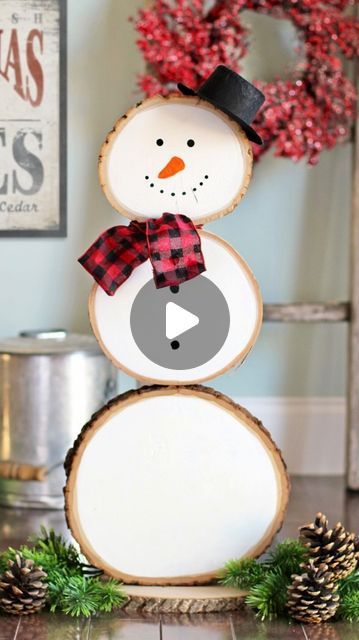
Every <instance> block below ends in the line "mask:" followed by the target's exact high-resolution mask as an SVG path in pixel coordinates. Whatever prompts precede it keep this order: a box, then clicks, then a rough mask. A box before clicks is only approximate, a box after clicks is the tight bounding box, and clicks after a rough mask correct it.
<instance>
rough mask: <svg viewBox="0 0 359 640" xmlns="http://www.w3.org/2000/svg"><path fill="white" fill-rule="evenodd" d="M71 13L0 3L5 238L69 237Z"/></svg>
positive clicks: (42, 4)
mask: <svg viewBox="0 0 359 640" xmlns="http://www.w3.org/2000/svg"><path fill="white" fill-rule="evenodd" d="M65 13H66V2H65V0H1V1H0V19H1V29H0V88H1V94H0V95H1V101H0V157H1V163H0V166H1V170H0V236H65V235H66V165H65V161H66V130H65V124H66V121H65V107H66V95H65V88H66V68H65V44H66V36H65V29H66V16H65Z"/></svg>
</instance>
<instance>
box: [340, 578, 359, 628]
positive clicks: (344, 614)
mask: <svg viewBox="0 0 359 640" xmlns="http://www.w3.org/2000/svg"><path fill="white" fill-rule="evenodd" d="M339 595H340V605H339V610H338V617H339V618H341V619H342V620H347V621H348V622H359V566H358V567H357V568H356V569H355V571H352V573H350V574H349V576H347V577H346V578H344V579H343V580H341V581H340V583H339Z"/></svg>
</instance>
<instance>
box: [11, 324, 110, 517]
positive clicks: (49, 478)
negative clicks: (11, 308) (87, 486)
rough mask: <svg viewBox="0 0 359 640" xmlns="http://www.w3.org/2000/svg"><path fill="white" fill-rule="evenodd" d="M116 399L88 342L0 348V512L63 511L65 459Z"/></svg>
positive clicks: (48, 334) (48, 337)
mask: <svg viewBox="0 0 359 640" xmlns="http://www.w3.org/2000/svg"><path fill="white" fill-rule="evenodd" d="M115 393H116V369H115V368H114V367H113V366H112V365H111V363H110V362H109V361H108V360H107V358H106V357H105V356H104V355H103V353H102V351H101V350H100V348H99V347H98V344H97V342H96V340H95V339H94V338H93V337H91V336H87V335H77V334H67V333H66V332H65V331H63V330H49V331H37V332H24V333H22V334H20V336H19V337H17V338H8V339H5V340H3V341H0V504H2V505H6V506H13V507H32V508H53V509H62V508H63V503H64V501H63V494H62V489H63V486H64V484H65V474H64V469H63V461H64V457H65V455H66V452H67V450H68V449H69V447H70V446H71V445H72V443H73V441H74V439H75V438H76V436H77V435H78V433H79V431H80V430H81V428H82V427H83V425H84V424H85V422H87V420H89V418H90V417H91V415H92V414H93V413H94V412H95V411H96V410H97V409H99V408H100V407H101V406H103V405H104V404H105V403H106V402H107V400H109V399H110V397H112V396H114V395H115Z"/></svg>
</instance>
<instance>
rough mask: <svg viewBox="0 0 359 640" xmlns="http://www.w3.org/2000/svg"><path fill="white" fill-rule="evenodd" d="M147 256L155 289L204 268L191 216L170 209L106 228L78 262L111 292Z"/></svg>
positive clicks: (114, 290)
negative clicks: (156, 215) (172, 211)
mask: <svg viewBox="0 0 359 640" xmlns="http://www.w3.org/2000/svg"><path fill="white" fill-rule="evenodd" d="M148 259H150V260H151V263H152V267H153V277H154V281H155V285H156V287H157V289H159V288H161V287H170V286H172V285H179V284H181V282H185V281H186V280H191V278H195V277H196V276H198V275H199V274H201V273H202V272H203V271H205V270H206V267H205V264H204V258H203V254H202V250H201V239H200V237H199V235H198V232H197V229H196V227H195V226H194V224H193V222H192V220H190V219H189V218H187V216H182V215H179V214H176V215H174V214H172V213H164V214H163V215H162V216H161V217H160V218H157V219H156V218H150V219H149V220H146V222H136V221H133V222H131V223H130V224H129V225H128V227H125V226H122V225H120V226H117V227H112V228H111V229H108V230H107V231H105V232H104V233H102V234H101V235H100V236H99V238H97V240H96V242H94V243H93V244H92V245H91V247H89V249H87V251H86V252H85V253H84V254H83V256H81V258H79V262H80V264H82V266H83V267H84V268H85V269H86V271H88V272H89V273H90V274H91V275H92V276H93V278H94V279H95V280H96V282H97V283H98V284H99V285H100V287H102V289H103V290H104V291H105V292H106V293H107V294H108V295H109V296H113V295H114V293H115V292H116V291H117V289H118V287H120V286H121V284H122V283H123V282H125V280H127V278H128V277H129V276H130V275H131V273H132V271H133V270H134V269H136V267H139V265H140V264H142V262H145V261H146V260H148Z"/></svg>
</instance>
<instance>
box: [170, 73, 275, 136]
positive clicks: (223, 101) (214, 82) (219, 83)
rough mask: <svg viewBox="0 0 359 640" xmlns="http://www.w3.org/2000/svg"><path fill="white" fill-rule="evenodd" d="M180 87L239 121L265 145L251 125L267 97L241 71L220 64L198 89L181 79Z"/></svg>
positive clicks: (185, 93)
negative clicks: (188, 85) (237, 71)
mask: <svg viewBox="0 0 359 640" xmlns="http://www.w3.org/2000/svg"><path fill="white" fill-rule="evenodd" d="M177 86H178V88H179V90H180V91H181V92H182V93H183V94H184V95H186V96H199V97H200V98H203V99H204V100H207V101H208V102H210V103H211V104H213V106H214V107H217V109H220V110H221V111H223V112H224V113H226V114H227V115H228V116H230V117H231V118H233V119H234V120H237V122H239V124H240V125H241V127H242V128H243V130H244V131H245V132H246V134H247V136H248V138H249V139H250V140H252V142H256V143H257V144H262V139H261V138H260V136H259V135H258V133H256V132H255V131H254V129H252V127H251V126H250V124H251V122H252V121H253V120H254V118H255V115H256V113H257V111H258V110H259V109H260V107H261V106H262V104H263V102H264V100H265V98H264V95H263V93H262V92H261V91H259V89H257V88H256V87H254V86H253V84H251V83H250V82H248V81H247V80H245V79H244V78H242V76H240V75H238V73H236V72H235V71H232V69H229V68H228V67H225V66H224V65H223V64H221V65H219V66H218V67H216V69H215V70H214V71H213V72H212V73H211V75H210V76H209V77H208V78H207V80H206V81H205V82H204V83H203V84H202V86H201V87H200V88H199V89H198V90H197V91H194V90H193V89H190V88H189V87H186V85H184V84H182V83H181V82H179V83H178V85H177Z"/></svg>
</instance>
